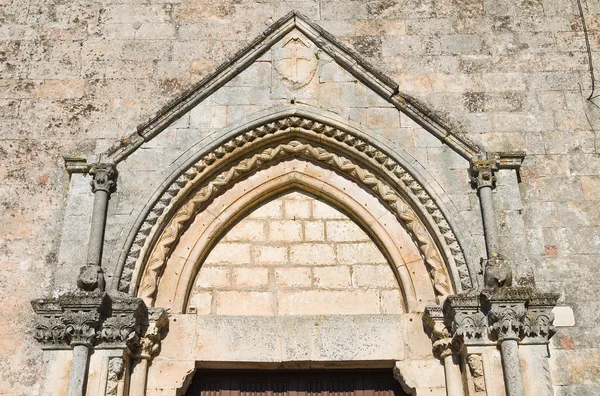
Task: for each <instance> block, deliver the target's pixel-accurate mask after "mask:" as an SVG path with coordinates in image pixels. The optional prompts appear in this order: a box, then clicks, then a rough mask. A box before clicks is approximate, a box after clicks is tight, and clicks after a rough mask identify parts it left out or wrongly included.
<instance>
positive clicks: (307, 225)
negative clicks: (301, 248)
mask: <svg viewBox="0 0 600 396" xmlns="http://www.w3.org/2000/svg"><path fill="white" fill-rule="evenodd" d="M304 240H305V241H309V242H313V241H324V240H325V223H324V222H322V221H305V222H304Z"/></svg>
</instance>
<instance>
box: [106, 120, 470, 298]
mask: <svg viewBox="0 0 600 396" xmlns="http://www.w3.org/2000/svg"><path fill="white" fill-rule="evenodd" d="M290 144H291V145H290ZM294 145H296V147H294ZM303 145H305V146H303ZM269 150H276V151H277V154H276V155H271V153H270V151H269ZM285 153H287V154H286V155H289V156H308V157H310V158H307V159H309V160H311V161H316V162H321V163H325V164H326V166H328V167H330V168H331V167H337V171H338V172H341V173H344V174H345V176H346V177H351V178H354V179H355V180H356V181H357V183H359V184H360V185H362V186H363V187H364V188H366V189H368V190H371V191H373V192H375V193H377V194H378V197H379V199H380V200H381V201H382V202H386V205H388V206H389V207H390V209H391V210H392V212H394V211H395V212H396V213H397V215H398V216H399V218H402V216H404V217H405V218H404V219H402V222H403V223H404V225H405V226H406V227H407V228H406V229H407V230H408V231H409V233H410V234H411V236H412V237H413V240H415V241H416V244H417V245H418V246H419V248H420V250H421V253H422V255H423V257H424V258H425V261H426V263H427V265H428V266H429V268H432V269H433V268H436V267H439V266H440V265H441V266H444V267H446V268H447V269H446V270H447V271H448V273H449V276H450V278H451V282H450V283H449V284H448V285H449V286H445V289H446V290H445V291H444V290H443V289H444V287H441V288H439V289H440V290H438V294H439V295H444V294H447V293H448V292H449V291H450V290H455V291H461V290H465V289H470V288H472V287H473V286H474V282H475V281H474V280H475V279H476V277H475V276H474V272H473V271H472V270H471V269H470V266H469V265H468V263H467V259H466V257H465V254H464V251H463V248H462V245H463V243H460V241H459V239H458V237H457V233H456V232H455V229H456V226H455V225H454V224H453V225H452V226H451V225H450V224H451V223H450V222H449V221H448V219H447V217H446V215H445V213H446V211H445V210H444V209H443V207H442V206H441V205H439V202H438V200H436V199H434V198H433V197H432V195H431V194H430V191H429V189H428V188H425V187H424V184H423V182H422V181H421V180H420V177H419V176H418V174H417V173H416V172H414V171H412V170H411V171H409V169H411V167H410V166H408V165H407V164H405V163H402V162H401V161H400V158H399V156H398V155H395V154H394V153H393V152H391V151H390V150H389V149H385V148H383V145H382V144H381V143H378V142H376V141H374V140H373V139H372V138H369V137H368V136H367V135H366V134H364V133H363V132H361V131H360V130H358V129H357V128H354V127H351V126H349V125H346V124H344V123H342V122H340V121H339V120H338V119H336V118H335V117H331V116H329V115H328V114H326V115H324V114H317V113H315V112H314V111H310V110H307V109H302V108H292V109H289V108H288V109H285V110H281V111H273V112H271V113H270V114H268V115H267V116H262V117H258V118H256V119H254V120H251V121H249V122H246V123H244V124H243V125H237V126H235V127H233V128H231V129H230V130H229V131H228V132H226V133H225V134H223V135H222V137H221V138H220V139H218V140H216V141H215V142H214V143H213V144H211V145H210V146H209V147H207V148H206V149H204V150H201V151H199V152H198V153H196V154H193V155H191V156H190V157H189V159H188V160H187V162H185V163H184V164H183V165H180V166H179V167H178V169H177V171H176V172H175V173H173V174H172V176H171V178H170V181H167V182H165V183H163V186H165V187H164V188H163V189H161V190H160V191H158V192H157V193H156V194H155V196H154V198H153V200H152V201H153V202H152V204H151V205H148V206H147V208H146V210H145V211H144V213H142V215H141V216H140V217H139V218H138V220H137V222H136V226H135V227H134V229H133V230H132V232H131V233H130V235H129V238H128V241H127V242H126V244H125V249H124V250H123V251H124V252H126V254H122V256H121V258H120V261H119V266H118V269H117V271H116V276H115V278H116V279H115V281H116V282H118V287H119V290H121V291H124V292H129V293H130V294H136V289H137V287H138V282H139V281H140V279H139V274H140V273H141V268H143V267H145V265H146V263H147V262H148V260H149V255H151V254H153V252H155V251H156V246H157V244H160V243H161V239H162V242H164V241H165V240H170V241H171V242H173V243H175V242H176V241H177V239H178V238H179V236H180V235H178V233H179V232H180V231H181V230H183V229H185V228H186V227H187V222H189V221H190V219H191V218H193V217H194V216H195V212H194V211H195V210H196V209H197V208H196V207H195V206H197V205H198V204H199V202H196V203H193V202H192V201H191V200H190V197H191V196H193V194H195V193H196V191H201V190H202V189H204V191H205V192H206V191H209V190H210V191H211V194H210V195H212V193H215V192H218V191H220V190H222V189H226V188H227V185H230V184H231V183H234V184H235V182H236V180H237V176H239V175H240V174H241V173H247V172H249V171H251V170H252V169H254V170H256V169H258V168H260V167H261V166H263V165H264V163H265V162H269V161H273V160H280V159H281V158H282V157H281V156H282V155H284V154H285ZM338 153H339V155H338ZM253 156H254V158H253ZM269 156H271V157H272V158H270V159H269V158H267V157H269ZM240 159H241V160H240ZM268 160H269V161H268ZM251 168H252V169H251ZM208 198H209V199H212V197H208ZM186 205H187V206H186ZM172 220H175V221H174V222H173V221H172ZM180 220H181V221H180ZM411 227H412V228H411ZM172 248H173V244H171V245H169V244H166V245H165V244H164V243H163V245H162V246H159V249H158V250H159V251H162V252H163V253H164V255H163V256H164V257H163V258H162V259H161V260H162V261H163V264H164V262H166V259H168V256H169V254H170V253H171V252H172ZM434 272H435V271H434ZM132 280H133V283H132Z"/></svg>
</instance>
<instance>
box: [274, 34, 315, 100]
mask: <svg viewBox="0 0 600 396" xmlns="http://www.w3.org/2000/svg"><path fill="white" fill-rule="evenodd" d="M311 47H312V45H309V44H307V43H306V42H305V40H303V39H302V38H300V37H292V38H290V39H289V40H288V41H287V42H286V43H285V44H283V46H282V47H281V48H279V49H277V50H275V62H274V65H275V70H276V71H277V73H279V75H280V76H281V77H282V79H283V81H285V82H286V83H287V84H288V85H290V88H291V89H292V90H297V89H300V88H302V87H304V86H306V85H308V84H309V83H310V82H311V81H312V80H313V78H314V76H315V73H316V71H317V64H318V62H317V58H316V56H315V54H314V50H313V49H311Z"/></svg>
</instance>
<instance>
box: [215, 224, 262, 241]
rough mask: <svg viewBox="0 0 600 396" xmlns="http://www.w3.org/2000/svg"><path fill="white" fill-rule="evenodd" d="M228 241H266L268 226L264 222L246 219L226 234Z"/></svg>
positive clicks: (225, 238)
mask: <svg viewBox="0 0 600 396" xmlns="http://www.w3.org/2000/svg"><path fill="white" fill-rule="evenodd" d="M224 240H226V241H265V240H267V232H266V225H265V223H264V222H262V221H253V220H248V219H244V220H243V221H241V222H239V223H238V224H236V225H235V226H234V227H233V228H232V229H231V230H229V231H228V232H227V234H225V237H224Z"/></svg>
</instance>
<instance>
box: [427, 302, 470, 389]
mask: <svg viewBox="0 0 600 396" xmlns="http://www.w3.org/2000/svg"><path fill="white" fill-rule="evenodd" d="M423 319H424V320H425V323H426V325H427V326H428V327H429V329H430V331H431V339H432V341H433V354H434V356H435V357H437V358H438V359H440V360H442V361H443V363H444V374H445V377H446V394H447V395H448V396H464V394H465V392H464V388H463V384H462V374H461V372H460V361H459V358H458V356H457V355H456V354H455V353H454V351H453V349H452V335H451V329H450V328H448V327H447V326H446V324H445V323H444V314H443V312H442V307H439V306H427V307H426V308H425V314H424V316H423Z"/></svg>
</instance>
